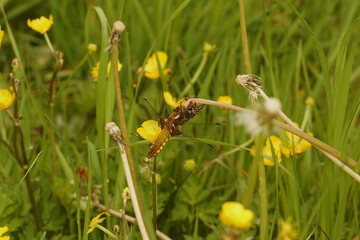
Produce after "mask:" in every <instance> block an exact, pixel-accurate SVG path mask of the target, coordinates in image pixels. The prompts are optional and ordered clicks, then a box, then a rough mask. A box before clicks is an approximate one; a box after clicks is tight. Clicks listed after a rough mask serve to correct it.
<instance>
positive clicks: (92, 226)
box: [87, 212, 110, 234]
mask: <svg viewBox="0 0 360 240" xmlns="http://www.w3.org/2000/svg"><path fill="white" fill-rule="evenodd" d="M104 214H106V215H108V216H110V214H109V213H107V212H102V213H100V214H98V215H97V216H96V217H94V218H93V219H92V220H91V221H90V224H89V230H88V231H87V234H89V233H91V232H92V231H94V229H95V228H96V226H97V225H98V224H99V223H102V222H103V221H104V220H105V218H100V217H101V216H102V215H104Z"/></svg>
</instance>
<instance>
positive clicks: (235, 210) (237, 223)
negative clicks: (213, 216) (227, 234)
mask: <svg viewBox="0 0 360 240" xmlns="http://www.w3.org/2000/svg"><path fill="white" fill-rule="evenodd" d="M253 218H254V213H253V212H252V211H250V210H248V209H245V208H244V206H243V205H242V204H241V203H238V202H225V203H223V204H222V206H221V211H220V214H219V219H220V221H221V223H222V224H224V225H227V226H231V227H236V228H248V227H251V225H252V219H253Z"/></svg>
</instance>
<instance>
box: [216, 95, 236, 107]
mask: <svg viewBox="0 0 360 240" xmlns="http://www.w3.org/2000/svg"><path fill="white" fill-rule="evenodd" d="M217 101H218V102H222V103H226V104H230V105H232V104H233V99H232V98H231V97H230V96H220V97H219V98H218V100H217ZM220 108H221V109H223V110H226V108H222V107H220Z"/></svg>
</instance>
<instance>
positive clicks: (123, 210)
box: [121, 199, 128, 240]
mask: <svg viewBox="0 0 360 240" xmlns="http://www.w3.org/2000/svg"><path fill="white" fill-rule="evenodd" d="M125 207H126V199H124V204H123V209H122V212H123V214H122V218H121V219H122V223H123V233H124V240H127V239H128V236H127V231H126V218H125V216H126V215H125Z"/></svg>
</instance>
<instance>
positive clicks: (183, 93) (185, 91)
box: [178, 53, 209, 99]
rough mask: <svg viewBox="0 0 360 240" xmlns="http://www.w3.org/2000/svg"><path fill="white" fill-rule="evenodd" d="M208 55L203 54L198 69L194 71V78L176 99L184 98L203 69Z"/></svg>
mask: <svg viewBox="0 0 360 240" xmlns="http://www.w3.org/2000/svg"><path fill="white" fill-rule="evenodd" d="M208 55H209V54H205V53H204V54H203V56H202V59H201V62H200V65H199V67H198V69H197V70H196V72H195V74H194V76H193V77H192V78H191V80H190V82H189V83H188V84H187V85H186V86H185V88H184V89H183V90H182V92H181V93H180V95H179V97H178V98H179V99H181V98H183V97H184V96H185V94H186V93H187V92H188V91H189V89H190V88H191V87H192V86H193V85H194V83H195V82H196V81H197V80H198V79H199V76H200V74H201V72H202V70H203V69H204V66H205V64H206V61H207V59H208Z"/></svg>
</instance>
